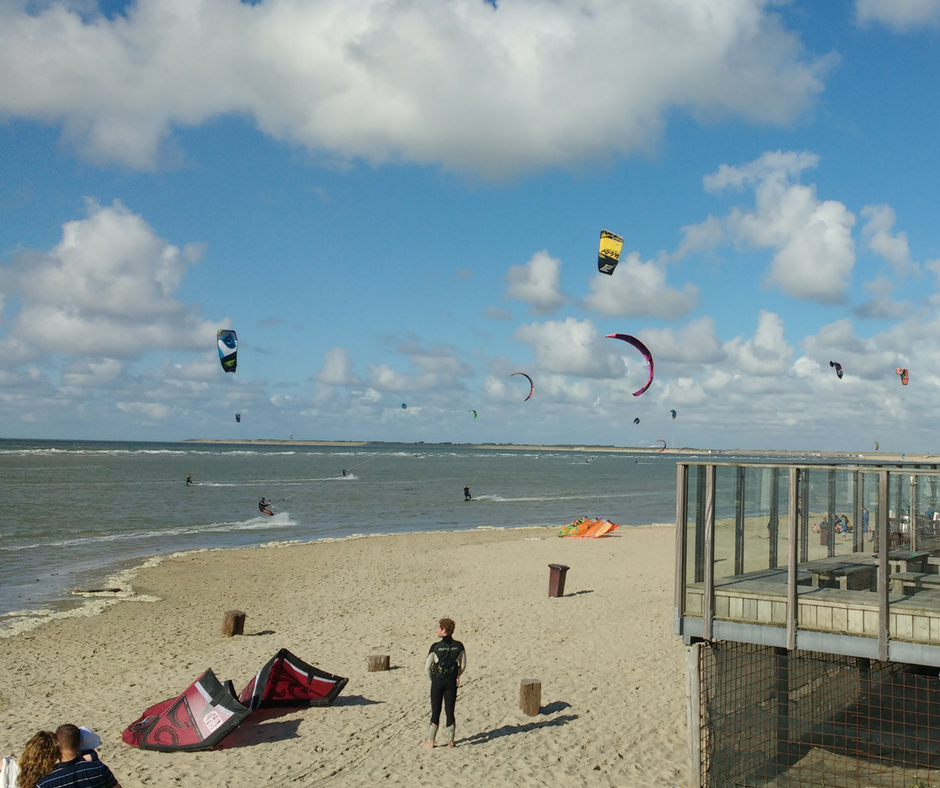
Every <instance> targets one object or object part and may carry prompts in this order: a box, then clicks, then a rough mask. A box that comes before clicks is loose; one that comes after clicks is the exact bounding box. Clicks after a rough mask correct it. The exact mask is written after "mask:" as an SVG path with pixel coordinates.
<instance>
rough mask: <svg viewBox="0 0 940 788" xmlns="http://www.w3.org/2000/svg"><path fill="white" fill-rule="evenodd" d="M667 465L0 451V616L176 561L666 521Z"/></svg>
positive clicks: (209, 447) (140, 447) (405, 449)
mask: <svg viewBox="0 0 940 788" xmlns="http://www.w3.org/2000/svg"><path fill="white" fill-rule="evenodd" d="M675 463H676V460H675V458H674V457H669V456H666V455H662V456H658V455H656V454H621V453H597V454H590V453H582V452H571V451H560V450H548V451H540V452H534V451H523V450H513V449H511V448H508V447H507V448H506V449H505V450H503V449H493V450H479V449H476V450H475V449H472V448H466V447H458V446H425V445H423V444H401V445H382V446H381V447H380V448H376V447H373V446H370V447H368V448H363V449H356V448H324V447H319V446H303V445H296V446H283V445H278V446H254V445H252V446H245V445H239V446H236V445H228V444H225V445H223V444H190V443H169V444H157V443H98V442H74V441H62V442H52V441H12V440H5V441H0V489H2V491H3V494H2V500H3V501H4V502H5V504H6V505H5V506H4V510H3V515H2V518H0V615H2V614H9V613H11V612H12V611H23V610H36V609H39V608H43V607H49V606H51V605H56V604H61V603H62V602H63V601H64V600H68V599H73V600H74V599H75V597H74V596H73V594H72V591H73V589H75V588H83V589H84V588H95V587H99V586H101V585H102V584H103V583H104V582H105V578H107V577H109V576H110V575H112V574H114V573H115V572H116V571H117V570H120V569H122V568H127V567H130V566H134V565H137V564H139V563H141V562H142V560H143V559H144V558H146V557H147V556H152V555H158V554H165V553H171V552H176V551H180V550H193V549H200V548H213V547H238V546H251V545H260V544H265V543H270V542H281V541H313V540H316V539H321V538H325V537H329V538H342V537H348V536H352V535H355V534H380V533H396V532H416V531H417V532H420V531H436V530H462V529H474V528H480V527H514V526H545V525H551V526H555V525H558V526H561V525H563V524H565V523H568V522H570V521H571V520H573V519H575V518H576V517H580V516H586V515H590V516H596V517H606V518H609V519H610V520H612V521H613V522H616V523H621V524H622V525H646V524H650V523H656V522H672V521H674V520H675V478H676V472H675ZM344 469H345V470H346V473H347V475H346V476H343V470H344ZM187 474H192V477H193V481H194V484H193V485H192V486H187V485H186V484H185V479H186V475H187ZM464 484H469V485H470V487H471V493H472V496H473V500H472V501H470V502H465V501H464V496H463V485H464ZM262 496H265V497H266V498H269V499H272V500H273V502H274V503H273V507H272V508H273V510H274V512H275V514H274V516H273V517H269V516H267V515H262V514H261V513H260V512H259V511H258V501H259V499H260V498H261V497H262ZM7 618H9V616H7ZM0 623H2V622H0Z"/></svg>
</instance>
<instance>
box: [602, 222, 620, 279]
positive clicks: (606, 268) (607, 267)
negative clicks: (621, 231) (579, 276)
mask: <svg viewBox="0 0 940 788" xmlns="http://www.w3.org/2000/svg"><path fill="white" fill-rule="evenodd" d="M622 249H623V238H621V237H620V236H619V235H614V234H613V233H612V232H610V230H601V242H600V245H599V246H598V248H597V270H598V271H600V272H601V273H602V274H607V275H608V276H613V275H614V269H615V268H616V267H617V263H618V262H619V261H620V252H621V250H622Z"/></svg>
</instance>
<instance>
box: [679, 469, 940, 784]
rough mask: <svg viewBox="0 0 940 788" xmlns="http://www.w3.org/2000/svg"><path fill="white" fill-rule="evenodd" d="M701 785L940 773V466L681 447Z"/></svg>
mask: <svg viewBox="0 0 940 788" xmlns="http://www.w3.org/2000/svg"><path fill="white" fill-rule="evenodd" d="M676 526H677V528H676V572H675V631H676V634H677V635H679V636H681V637H682V638H683V641H684V642H685V644H686V646H687V651H688V654H687V657H688V660H687V665H688V671H687V694H688V698H689V706H688V730H689V764H690V773H691V775H692V778H693V786H694V788H719V787H720V788H725V787H726V786H727V787H730V786H794V787H795V786H800V788H803V787H805V788H809V787H810V786H820V785H826V786H840V788H841V787H843V786H844V787H845V788H848V787H849V786H853V787H854V786H858V788H862V786H866V787H867V786H871V787H872V788H875V787H876V786H877V787H879V788H912V786H913V787H914V788H927V786H931V785H933V786H940V470H938V469H937V466H935V465H933V466H921V465H905V464H897V465H895V464H892V465H891V466H886V465H875V464H871V465H866V464H827V465H812V464H783V463H780V464H770V463H763V464H759V463H743V462H727V463H726V462H704V463H699V462H680V463H679V464H678V465H677V479H676Z"/></svg>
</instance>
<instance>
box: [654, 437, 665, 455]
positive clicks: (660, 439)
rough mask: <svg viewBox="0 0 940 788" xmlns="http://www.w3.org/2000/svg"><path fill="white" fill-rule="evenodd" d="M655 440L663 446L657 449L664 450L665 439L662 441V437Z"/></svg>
mask: <svg viewBox="0 0 940 788" xmlns="http://www.w3.org/2000/svg"><path fill="white" fill-rule="evenodd" d="M656 442H657V443H661V444H662V445H663V447H662V448H661V449H660V450H659V451H660V452H664V451H666V441H664V440H663V439H662V438H657V439H656Z"/></svg>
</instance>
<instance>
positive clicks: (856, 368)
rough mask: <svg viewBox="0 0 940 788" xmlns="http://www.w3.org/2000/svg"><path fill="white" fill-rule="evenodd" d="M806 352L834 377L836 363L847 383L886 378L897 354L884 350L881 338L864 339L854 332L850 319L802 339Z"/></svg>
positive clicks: (829, 325)
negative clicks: (840, 366) (862, 379)
mask: <svg viewBox="0 0 940 788" xmlns="http://www.w3.org/2000/svg"><path fill="white" fill-rule="evenodd" d="M802 345H803V351H804V352H805V353H806V355H807V356H809V357H810V358H812V359H813V360H814V361H816V362H817V363H818V364H819V365H820V367H821V368H824V369H823V371H824V372H825V373H826V374H831V375H833V376H834V375H835V372H834V371H833V370H832V369H831V368H830V367H829V362H830V361H837V362H839V363H840V364H841V365H842V368H843V369H844V370H845V375H846V378H844V380H846V381H848V380H850V379H851V377H859V378H867V379H875V378H883V377H885V375H886V374H887V372H890V371H893V367H894V364H895V361H896V360H897V354H896V352H895V351H892V350H883V349H882V347H881V343H880V341H879V340H878V339H864V338H862V337H859V336H858V335H857V334H856V332H855V327H854V326H853V325H852V321H851V320H849V319H848V318H844V319H842V320H837V321H835V322H834V323H829V324H828V325H825V326H823V327H822V328H820V329H819V331H818V332H817V333H816V334H811V335H809V336H807V337H805V338H804V339H803V342H802Z"/></svg>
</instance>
